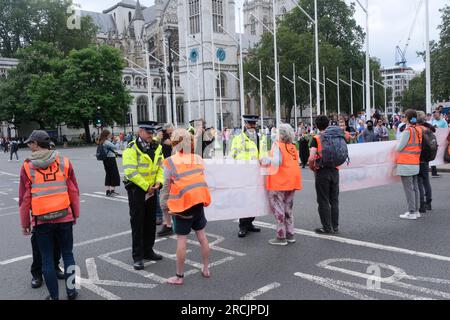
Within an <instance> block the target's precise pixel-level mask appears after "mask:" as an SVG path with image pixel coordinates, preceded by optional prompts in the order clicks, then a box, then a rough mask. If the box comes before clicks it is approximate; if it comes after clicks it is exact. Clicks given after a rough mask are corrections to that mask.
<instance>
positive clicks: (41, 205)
mask: <svg viewBox="0 0 450 320" xmlns="http://www.w3.org/2000/svg"><path fill="white" fill-rule="evenodd" d="M25 143H26V144H27V145H28V147H30V149H31V150H32V154H31V156H30V157H29V158H27V160H25V162H24V164H23V166H22V169H21V171H20V185H19V209H20V218H21V223H22V233H23V234H24V235H25V236H29V235H31V227H33V235H34V236H35V240H36V243H37V247H38V248H39V251H40V253H41V256H42V273H43V275H44V278H45V283H46V285H47V288H48V291H49V293H50V295H49V296H48V297H47V299H48V300H58V299H59V293H58V291H59V290H58V283H57V274H56V272H55V263H54V261H55V258H54V248H55V245H56V244H58V245H59V248H60V250H61V253H62V257H63V260H64V268H65V279H66V291H67V297H68V299H69V300H74V299H76V298H77V296H78V293H77V291H76V288H75V277H74V274H75V271H76V264H75V260H74V256H73V251H72V250H73V231H72V228H73V225H74V224H75V223H76V220H77V219H78V217H79V214H80V203H79V190H78V184H77V180H76V178H75V174H74V171H73V168H72V164H71V163H70V161H69V159H68V158H66V157H62V156H60V155H59V153H57V152H56V151H53V150H51V146H52V142H51V140H50V137H49V135H48V134H47V133H46V132H45V131H40V130H37V131H33V133H32V134H31V136H30V138H29V139H28V140H27V141H25ZM30 214H31V216H30Z"/></svg>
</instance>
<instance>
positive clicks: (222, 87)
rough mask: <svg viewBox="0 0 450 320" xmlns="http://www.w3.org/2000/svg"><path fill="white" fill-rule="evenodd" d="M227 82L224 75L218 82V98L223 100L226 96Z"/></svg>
mask: <svg viewBox="0 0 450 320" xmlns="http://www.w3.org/2000/svg"><path fill="white" fill-rule="evenodd" d="M226 82H227V78H226V76H225V75H224V74H223V73H221V74H220V75H219V77H218V78H217V80H216V91H217V97H222V98H223V97H225V96H226Z"/></svg>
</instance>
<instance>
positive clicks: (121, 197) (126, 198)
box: [94, 192, 128, 202]
mask: <svg viewBox="0 0 450 320" xmlns="http://www.w3.org/2000/svg"><path fill="white" fill-rule="evenodd" d="M94 193H95V194H99V195H104V194H105V193H104V192H94ZM107 198H108V199H111V197H107ZM114 198H118V199H123V200H127V202H128V197H124V196H114V197H112V199H114Z"/></svg>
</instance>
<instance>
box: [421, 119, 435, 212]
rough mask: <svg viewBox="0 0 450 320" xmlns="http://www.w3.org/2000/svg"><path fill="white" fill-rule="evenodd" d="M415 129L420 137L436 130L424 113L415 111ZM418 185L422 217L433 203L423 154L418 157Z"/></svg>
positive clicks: (427, 164) (428, 171) (430, 208)
mask: <svg viewBox="0 0 450 320" xmlns="http://www.w3.org/2000/svg"><path fill="white" fill-rule="evenodd" d="M417 128H418V129H419V130H422V136H424V135H425V133H426V132H427V131H428V130H430V131H431V132H433V133H435V132H436V128H435V127H433V126H432V125H431V124H429V123H428V122H427V120H426V115H425V112H423V111H417ZM422 151H423V150H422ZM418 183H419V196H420V206H419V213H420V214H421V215H422V214H425V213H426V212H427V211H431V210H432V206H431V203H432V201H433V197H432V189H431V183H430V163H429V162H428V161H427V160H426V159H424V154H423V152H422V154H421V155H420V171H419V177H418Z"/></svg>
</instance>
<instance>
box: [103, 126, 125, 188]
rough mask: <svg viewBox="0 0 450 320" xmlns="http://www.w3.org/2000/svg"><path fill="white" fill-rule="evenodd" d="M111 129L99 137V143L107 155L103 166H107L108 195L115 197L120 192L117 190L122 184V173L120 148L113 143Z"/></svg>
mask: <svg viewBox="0 0 450 320" xmlns="http://www.w3.org/2000/svg"><path fill="white" fill-rule="evenodd" d="M111 139H112V134H111V131H109V130H107V129H105V130H103V131H102V133H101V134H100V137H99V138H98V145H99V146H103V148H104V151H105V153H106V157H105V158H104V160H103V167H104V168H105V174H106V175H105V187H106V196H107V197H115V196H118V195H119V194H118V193H117V192H116V187H118V186H120V174H119V168H118V167H117V161H116V158H117V156H118V151H119V148H118V146H117V145H115V144H114V143H112V141H111Z"/></svg>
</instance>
